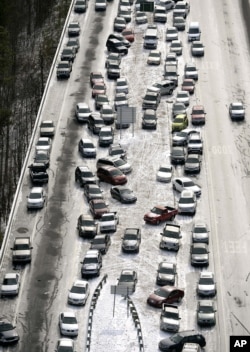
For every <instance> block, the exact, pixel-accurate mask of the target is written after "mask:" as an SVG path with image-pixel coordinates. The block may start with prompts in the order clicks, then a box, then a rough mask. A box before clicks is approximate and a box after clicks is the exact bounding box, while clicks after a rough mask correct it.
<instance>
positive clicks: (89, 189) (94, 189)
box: [84, 183, 103, 202]
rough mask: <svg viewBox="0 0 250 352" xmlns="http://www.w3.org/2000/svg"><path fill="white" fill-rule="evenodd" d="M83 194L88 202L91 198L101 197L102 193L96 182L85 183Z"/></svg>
mask: <svg viewBox="0 0 250 352" xmlns="http://www.w3.org/2000/svg"><path fill="white" fill-rule="evenodd" d="M84 195H85V197H86V198H87V201H88V202H89V201H90V200H91V199H103V194H102V191H101V189H100V187H99V186H98V185H96V184H92V183H89V184H86V185H85V186H84Z"/></svg>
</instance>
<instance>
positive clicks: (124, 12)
mask: <svg viewBox="0 0 250 352" xmlns="http://www.w3.org/2000/svg"><path fill="white" fill-rule="evenodd" d="M118 16H119V17H123V18H124V19H125V21H126V22H127V23H128V22H131V9H129V8H128V7H127V6H119V8H118Z"/></svg>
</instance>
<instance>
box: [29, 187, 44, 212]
mask: <svg viewBox="0 0 250 352" xmlns="http://www.w3.org/2000/svg"><path fill="white" fill-rule="evenodd" d="M27 198H28V200H27V209H42V208H43V206H44V202H45V195H44V191H43V188H42V187H33V188H32V189H31V191H30V194H29V195H28V197H27Z"/></svg>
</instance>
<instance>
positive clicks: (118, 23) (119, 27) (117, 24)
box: [113, 16, 127, 32]
mask: <svg viewBox="0 0 250 352" xmlns="http://www.w3.org/2000/svg"><path fill="white" fill-rule="evenodd" d="M126 25H127V22H126V20H125V18H124V17H119V16H117V17H115V19H114V25H113V29H114V31H117V32H122V31H123V30H124V29H125V28H126Z"/></svg>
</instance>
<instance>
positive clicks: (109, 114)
mask: <svg viewBox="0 0 250 352" xmlns="http://www.w3.org/2000/svg"><path fill="white" fill-rule="evenodd" d="M100 116H101V118H102V120H103V122H104V123H105V125H110V124H112V123H113V122H114V120H115V112H114V109H113V107H112V106H111V105H109V104H104V105H102V107H101V109H100Z"/></svg>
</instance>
